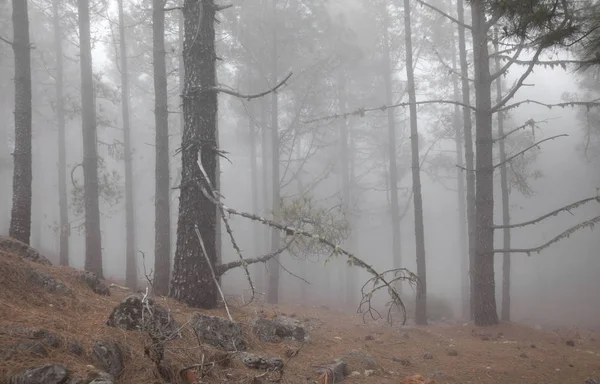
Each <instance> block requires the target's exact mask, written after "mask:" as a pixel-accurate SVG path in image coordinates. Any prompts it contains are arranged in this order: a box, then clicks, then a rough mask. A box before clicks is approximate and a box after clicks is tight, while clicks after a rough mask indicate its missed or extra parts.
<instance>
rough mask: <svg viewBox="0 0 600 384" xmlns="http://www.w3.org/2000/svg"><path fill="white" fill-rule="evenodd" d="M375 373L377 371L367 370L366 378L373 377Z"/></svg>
mask: <svg viewBox="0 0 600 384" xmlns="http://www.w3.org/2000/svg"><path fill="white" fill-rule="evenodd" d="M374 373H375V371H374V370H372V369H367V370H365V376H366V377H369V376H373V374H374Z"/></svg>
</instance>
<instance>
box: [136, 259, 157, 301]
mask: <svg viewBox="0 0 600 384" xmlns="http://www.w3.org/2000/svg"><path fill="white" fill-rule="evenodd" d="M138 252H139V253H141V254H142V267H143V268H144V277H145V278H146V281H147V282H148V284H149V286H150V289H151V291H152V293H154V279H152V278H150V275H152V274H153V270H152V269H151V270H150V273H148V272H146V254H145V253H144V252H142V250H140V249H138Z"/></svg>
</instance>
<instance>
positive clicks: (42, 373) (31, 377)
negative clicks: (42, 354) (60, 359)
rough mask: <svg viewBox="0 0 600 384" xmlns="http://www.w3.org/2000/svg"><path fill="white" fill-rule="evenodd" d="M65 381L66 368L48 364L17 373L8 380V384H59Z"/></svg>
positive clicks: (61, 365)
mask: <svg viewBox="0 0 600 384" xmlns="http://www.w3.org/2000/svg"><path fill="white" fill-rule="evenodd" d="M66 380H67V367H66V366H64V365H63V364H55V363H48V364H43V365H38V366H36V367H31V368H27V369H24V370H22V371H20V372H18V373H17V374H15V375H13V376H12V377H11V378H10V384H61V383H64V382H65V381H66Z"/></svg>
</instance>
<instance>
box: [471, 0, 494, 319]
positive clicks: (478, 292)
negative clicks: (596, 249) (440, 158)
mask: <svg viewBox="0 0 600 384" xmlns="http://www.w3.org/2000/svg"><path fill="white" fill-rule="evenodd" d="M471 15H472V20H473V26H472V34H473V53H474V67H475V97H476V100H477V102H476V108H477V112H476V113H475V121H476V131H475V132H476V148H477V155H476V156H477V157H476V168H475V187H476V190H477V195H476V199H475V227H476V228H477V233H476V241H477V243H476V245H477V253H476V255H475V262H474V266H473V274H474V276H473V284H474V285H473V296H474V303H473V304H474V305H473V319H474V320H475V324H476V325H493V324H497V323H498V313H497V312H496V292H495V282H494V253H493V249H494V230H493V225H494V165H493V151H492V149H493V137H492V113H491V108H492V105H491V104H492V101H491V93H490V92H491V76H490V62H489V52H488V36H487V32H488V28H487V26H486V23H485V11H484V8H483V4H482V2H481V0H474V1H473V3H472V5H471Z"/></svg>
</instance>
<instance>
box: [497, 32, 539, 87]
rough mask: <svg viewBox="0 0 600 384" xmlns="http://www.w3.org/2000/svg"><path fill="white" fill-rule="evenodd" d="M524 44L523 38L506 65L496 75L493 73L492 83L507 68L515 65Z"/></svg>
mask: <svg viewBox="0 0 600 384" xmlns="http://www.w3.org/2000/svg"><path fill="white" fill-rule="evenodd" d="M524 42H525V38H524V37H523V38H521V44H519V48H517V51H516V52H515V53H514V55H512V57H510V58H508V62H507V63H506V64H504V65H503V66H502V68H500V69H499V70H498V71H497V72H496V73H493V74H492V75H491V80H492V81H494V80H496V79H497V78H499V77H500V76H502V75H503V74H504V73H505V72H506V71H507V70H508V68H510V67H511V65H513V64H514V63H515V61H516V60H517V58H518V57H519V55H520V54H521V52H522V51H523V47H524V44H523V43H524ZM533 62H535V61H533Z"/></svg>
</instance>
